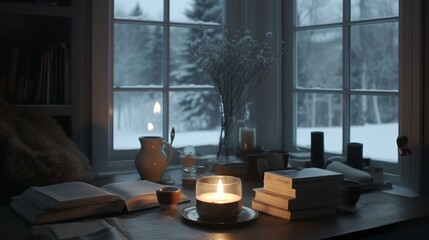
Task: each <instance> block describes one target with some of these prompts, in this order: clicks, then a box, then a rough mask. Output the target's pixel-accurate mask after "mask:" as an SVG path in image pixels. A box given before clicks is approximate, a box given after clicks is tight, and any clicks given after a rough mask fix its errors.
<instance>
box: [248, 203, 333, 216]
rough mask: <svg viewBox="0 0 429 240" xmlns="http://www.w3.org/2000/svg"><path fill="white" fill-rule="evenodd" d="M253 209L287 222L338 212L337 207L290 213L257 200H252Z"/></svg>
mask: <svg viewBox="0 0 429 240" xmlns="http://www.w3.org/2000/svg"><path fill="white" fill-rule="evenodd" d="M252 208H253V209H256V210H258V211H260V212H264V213H266V214H268V215H272V216H275V217H279V218H283V219H287V220H299V219H305V218H311V217H319V216H325V215H332V214H335V212H336V207H335V206H332V207H331V206H329V207H319V208H309V209H304V210H296V211H288V210H284V209H281V208H278V207H274V206H272V205H270V204H265V203H261V202H259V201H257V200H255V199H253V200H252Z"/></svg>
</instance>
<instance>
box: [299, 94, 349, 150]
mask: <svg viewBox="0 0 429 240" xmlns="http://www.w3.org/2000/svg"><path fill="white" fill-rule="evenodd" d="M296 111H297V119H296V125H297V126H296V142H297V145H298V146H300V147H308V148H310V145H309V144H310V143H311V132H312V131H322V132H324V141H325V151H328V152H334V153H341V152H342V131H343V129H342V127H343V123H342V101H341V95H336V94H310V93H299V94H297V106H296Z"/></svg>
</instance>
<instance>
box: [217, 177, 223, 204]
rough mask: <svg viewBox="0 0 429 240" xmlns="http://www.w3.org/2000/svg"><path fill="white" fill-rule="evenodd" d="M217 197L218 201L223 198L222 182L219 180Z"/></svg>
mask: <svg viewBox="0 0 429 240" xmlns="http://www.w3.org/2000/svg"><path fill="white" fill-rule="evenodd" d="M216 195H217V197H218V199H222V198H223V184H222V180H221V179H219V181H218V182H217V194H216Z"/></svg>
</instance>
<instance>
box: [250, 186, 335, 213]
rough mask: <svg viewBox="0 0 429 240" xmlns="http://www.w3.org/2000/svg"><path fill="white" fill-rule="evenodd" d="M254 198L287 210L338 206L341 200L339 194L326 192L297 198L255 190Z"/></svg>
mask: <svg viewBox="0 0 429 240" xmlns="http://www.w3.org/2000/svg"><path fill="white" fill-rule="evenodd" d="M255 199H256V200H258V201H259V202H262V203H266V204H270V205H272V206H275V207H278V208H281V209H284V210H289V211H294V210H302V209H308V208H318V207H328V206H338V205H340V201H341V199H340V195H339V194H337V195H333V194H328V195H325V196H319V197H311V198H303V199H299V198H290V197H284V196H281V195H276V194H270V193H268V192H264V191H255Z"/></svg>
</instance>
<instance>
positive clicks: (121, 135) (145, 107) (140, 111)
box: [113, 91, 163, 150]
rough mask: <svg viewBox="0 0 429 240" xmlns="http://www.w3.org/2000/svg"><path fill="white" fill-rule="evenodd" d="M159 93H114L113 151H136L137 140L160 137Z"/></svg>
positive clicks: (137, 146)
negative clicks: (149, 136)
mask: <svg viewBox="0 0 429 240" xmlns="http://www.w3.org/2000/svg"><path fill="white" fill-rule="evenodd" d="M162 108H163V102H162V93H161V92H155V91H151V92H114V112H113V134H114V138H113V139H114V142H113V148H114V150H122V149H138V148H140V143H139V140H138V138H139V137H141V136H144V135H155V136H162V113H163V109H162Z"/></svg>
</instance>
